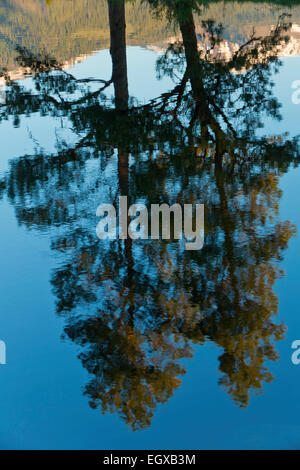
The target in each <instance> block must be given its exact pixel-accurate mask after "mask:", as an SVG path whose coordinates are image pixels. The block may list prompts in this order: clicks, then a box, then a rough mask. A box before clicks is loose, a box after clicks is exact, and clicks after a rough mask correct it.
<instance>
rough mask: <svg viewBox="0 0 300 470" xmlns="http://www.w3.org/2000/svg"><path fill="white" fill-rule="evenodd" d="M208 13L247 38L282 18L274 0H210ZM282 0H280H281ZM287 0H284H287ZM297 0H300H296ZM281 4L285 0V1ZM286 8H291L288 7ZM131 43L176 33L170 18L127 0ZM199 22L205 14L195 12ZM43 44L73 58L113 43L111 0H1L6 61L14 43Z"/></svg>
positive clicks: (233, 35)
mask: <svg viewBox="0 0 300 470" xmlns="http://www.w3.org/2000/svg"><path fill="white" fill-rule="evenodd" d="M206 3H207V5H205V7H204V8H203V17H204V18H213V19H214V20H215V21H216V22H217V23H218V22H222V23H223V25H224V26H225V33H224V34H225V35H224V37H225V39H227V40H229V41H231V42H236V41H238V42H239V41H244V40H245V38H246V37H247V36H248V35H249V33H250V32H251V30H252V27H253V26H255V28H256V30H257V31H258V32H259V33H260V34H267V33H268V31H269V28H270V27H271V26H272V25H274V24H275V23H276V20H277V16H278V13H279V11H280V6H274V5H273V4H272V3H270V4H268V2H263V3H257V2H254V3H252V2H244V1H243V2H206ZM275 3H276V2H275ZM283 3H284V2H283ZM292 3H293V4H295V5H296V3H297V2H292ZM279 5H280V2H279ZM285 10H286V8H285ZM291 13H292V15H293V22H294V23H296V24H300V7H298V6H293V8H292V10H291ZM126 17H127V43H128V44H129V45H144V46H145V45H149V44H158V45H159V44H163V43H164V40H166V39H167V38H169V37H170V36H172V35H174V28H173V27H171V26H170V25H168V24H167V22H166V21H165V20H159V19H157V18H154V17H153V15H150V14H149V11H148V8H147V6H146V5H145V3H142V2H141V1H140V0H136V1H135V2H128V4H127V5H126ZM195 20H196V25H197V26H199V25H200V22H201V19H200V18H198V17H197V16H196V17H195ZM15 43H18V44H19V45H20V46H22V47H25V48H29V49H33V50H37V49H41V48H45V49H46V50H47V51H48V53H50V54H52V55H53V56H55V57H56V59H57V60H59V61H60V62H61V61H63V62H64V61H70V60H72V59H74V58H76V57H79V56H80V55H85V54H91V53H92V52H93V51H95V50H100V49H106V48H108V47H109V28H108V17H107V7H106V0H72V1H68V0H63V1H57V0H53V1H52V2H51V7H48V6H47V5H46V3H45V0H2V1H1V3H0V57H1V65H2V66H9V67H14V65H15V63H14V60H13V58H14V53H13V51H14V44H15Z"/></svg>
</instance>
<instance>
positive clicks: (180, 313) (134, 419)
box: [1, 5, 298, 429]
mask: <svg viewBox="0 0 300 470" xmlns="http://www.w3.org/2000/svg"><path fill="white" fill-rule="evenodd" d="M119 8H120V5H119ZM111 13H112V11H111ZM120 13H121V14H124V13H122V11H120V10H119V11H118V14H120ZM186 18H188V19H187V20H186V21H187V23H185V24H182V23H181V29H182V30H184V28H187V29H188V33H189V34H185V32H184V31H183V44H176V45H175V46H173V47H172V48H170V49H169V50H168V51H167V53H166V55H165V56H164V57H162V58H161V60H160V63H159V70H160V73H171V74H172V73H173V75H174V79H175V80H176V76H175V75H176V73H175V72H178V73H177V77H178V82H177V83H175V86H174V89H173V90H171V91H170V92H169V93H166V94H164V95H162V96H160V97H159V98H157V99H156V100H153V101H152V102H151V103H149V104H148V105H145V106H139V105H138V104H137V105H135V106H132V105H131V104H129V105H128V88H127V72H126V55H125V40H124V35H123V36H122V35H120V36H118V35H117V36H115V37H114V36H113V25H112V22H111V31H112V43H113V42H114V40H115V47H112V48H111V54H112V62H113V64H114V72H113V76H112V80H110V81H108V82H103V81H102V80H99V82H100V88H99V89H98V90H96V91H87V88H86V81H84V80H75V78H74V77H72V76H71V75H70V74H68V73H66V72H65V71H62V70H61V69H60V67H59V65H58V64H56V63H55V61H52V60H50V59H49V58H47V59H46V57H44V58H43V59H42V57H43V56H42V55H40V56H38V57H37V56H33V55H30V54H28V53H26V51H24V50H22V49H20V50H19V53H20V61H23V63H26V64H27V66H29V65H31V68H32V69H33V72H34V83H35V93H32V94H30V93H28V92H26V93H25V92H24V90H23V89H22V87H21V86H20V85H18V84H16V83H11V84H10V87H9V91H8V93H7V96H8V103H7V106H6V107H4V108H3V110H2V111H1V112H2V114H1V117H2V119H3V118H4V119H5V118H7V117H9V116H11V115H13V116H14V117H15V122H16V123H17V120H18V119H19V116H20V115H22V114H23V113H25V112H26V113H27V114H30V113H32V112H35V111H38V110H41V109H42V110H43V113H44V114H49V115H52V116H60V117H61V116H62V117H65V118H68V119H69V122H70V123H71V124H72V126H73V129H74V131H75V132H76V134H77V135H78V136H79V138H78V139H77V144H75V145H73V146H72V147H67V148H62V149H61V151H60V152H59V153H58V154H57V155H52V156H48V155H44V154H40V155H35V156H33V157H24V158H20V159H18V160H14V161H12V162H11V166H10V171H9V173H8V175H7V177H6V179H5V180H4V181H3V182H2V185H1V186H2V191H3V192H4V191H6V193H7V195H8V197H9V198H10V200H11V202H12V203H13V204H14V205H15V208H16V215H17V218H18V221H19V222H20V223H24V224H25V225H26V226H27V227H29V228H31V227H35V228H37V229H39V230H42V229H44V228H46V227H49V228H50V230H51V234H52V248H53V249H54V250H55V252H56V253H57V255H58V256H59V258H60V260H61V263H60V265H59V267H58V268H57V269H56V271H55V272H54V274H53V277H52V286H53V290H54V293H55V295H56V298H57V311H58V313H60V314H61V315H64V318H65V334H66V335H67V336H68V337H69V338H71V340H72V341H74V342H76V343H78V344H79V345H80V346H81V347H82V353H81V355H80V358H81V360H82V363H83V365H84V367H86V369H87V370H88V371H89V373H90V376H91V378H90V381H89V383H88V384H87V386H86V388H85V393H86V394H87V395H88V396H89V398H90V403H91V406H93V407H98V406H100V407H101V408H102V410H103V411H104V412H107V411H109V412H117V413H119V414H120V415H121V416H122V417H123V418H124V419H125V421H126V422H127V423H128V424H130V425H131V426H132V428H133V429H141V428H144V427H147V426H149V425H150V423H151V417H152V416H153V413H154V411H155V408H156V406H157V404H158V403H164V402H166V401H167V400H168V399H169V398H170V397H171V396H172V394H173V392H174V390H175V389H176V388H178V386H179V385H180V379H179V377H180V376H181V375H183V374H184V372H185V367H184V363H183V359H186V358H188V357H191V356H192V354H193V348H194V347H195V346H196V345H199V344H203V343H204V342H205V340H207V339H209V340H211V341H214V342H215V343H216V344H218V345H219V346H220V347H221V348H222V350H223V353H222V355H221V356H220V358H219V360H220V370H221V372H222V374H223V375H222V378H221V380H220V383H221V384H222V385H223V386H224V387H225V389H226V390H227V391H228V392H229V393H230V394H231V396H232V397H233V399H234V400H235V401H236V402H237V403H238V404H239V405H241V406H245V405H246V404H247V403H248V400H249V394H250V392H251V391H252V390H256V391H260V390H261V389H262V384H263V381H266V380H270V378H271V376H270V373H269V372H268V371H267V369H266V367H265V361H266V360H270V359H272V360H274V359H276V352H275V349H274V346H273V341H274V340H278V339H280V338H281V337H282V334H283V330H284V328H283V327H282V326H279V325H277V324H276V323H274V319H273V317H274V315H275V314H276V313H277V308H278V305H277V298H276V296H275V294H274V293H273V285H274V282H275V281H276V279H277V278H278V277H279V276H280V274H281V273H280V271H279V270H278V267H277V261H278V260H280V257H281V254H282V251H283V250H284V249H285V248H286V247H287V243H288V241H289V239H290V238H291V236H292V235H293V233H294V229H293V227H291V225H290V224H289V223H288V222H284V223H282V222H280V221H279V220H278V217H277V215H278V214H277V212H278V204H279V199H280V191H279V189H278V180H279V177H280V175H281V174H282V173H283V172H284V171H286V170H287V168H288V167H289V165H290V163H291V162H297V161H298V158H297V154H296V153H295V148H296V147H295V146H294V145H293V142H287V141H284V140H283V139H276V138H274V139H272V140H270V139H258V138H256V137H255V130H256V127H258V126H259V125H260V120H261V114H262V113H263V112H267V113H269V114H270V115H271V116H273V117H275V118H276V117H278V103H277V102H276V100H275V99H274V97H273V96H272V92H271V86H270V79H271V66H272V65H275V66H277V65H278V61H277V56H276V50H277V49H276V48H277V45H278V43H279V42H280V41H281V40H282V39H281V34H282V32H284V31H285V30H286V27H287V26H286V25H285V23H284V22H283V21H281V20H280V22H279V23H278V26H277V29H275V30H274V31H273V32H272V33H271V34H270V35H269V36H267V37H265V38H255V39H254V40H253V43H252V47H251V48H250V49H245V48H241V50H240V51H239V53H238V54H237V55H236V57H235V58H233V60H232V61H231V62H230V63H224V62H216V61H213V60H210V61H209V60H208V59H207V58H205V57H203V56H201V55H200V53H199V52H198V51H197V48H196V46H197V44H196V42H195V35H194V34H195V32H194V30H195V29H194V27H193V17H192V16H191V15H189V16H188V17H186ZM206 26H207V33H208V36H209V37H210V41H211V44H212V47H213V44H215V43H216V41H215V39H214V38H215V36H216V33H217V30H216V28H215V26H214V25H213V24H212V23H210V24H208V25H206ZM219 32H221V30H219ZM119 33H120V30H118V34H119ZM258 50H259V60H258V59H257V57H258V55H257V51H258ZM120 57H121V59H122V60H120V61H119V60H117V58H120ZM176 67H177V68H176ZM238 67H240V68H243V69H245V71H244V73H242V74H236V73H235V70H236V69H237V68H238ZM53 69H55V72H54V73H53ZM180 70H181V71H182V73H181V74H180V73H179V71H180ZM112 82H113V84H114V88H115V97H116V100H115V104H114V107H113V106H112V105H111V103H109V102H108V101H107V99H106V98H105V96H104V95H103V93H102V92H103V91H104V90H105V89H106V88H107V87H108V86H109V85H110V84H111V83H112ZM256 82H257V83H256ZM245 87H246V88H247V90H249V91H248V92H247V96H245V95H243V93H242V91H241V92H240V93H241V94H240V95H239V96H240V100H239V103H242V106H241V107H240V108H239V110H234V109H233V108H232V106H229V104H231V99H232V90H233V89H234V93H238V92H239V90H242V89H243V88H245ZM75 91H76V94H75V95H76V98H74V99H71V98H70V96H72V95H73V96H74V92H75ZM262 93H263V94H264V96H265V98H264V100H263V101H262V99H261V95H262ZM117 97H118V99H117ZM24 98H26V99H24ZM237 114H238V115H239V119H238V120H236V119H235V118H236V115H237ZM221 122H222V123H223V124H221ZM241 122H242V124H241ZM225 129H226V130H225ZM93 157H97V159H96V158H93ZM130 157H131V159H132V161H133V164H132V165H129V159H130ZM98 161H99V162H100V165H101V168H102V171H101V172H100V171H99V168H98V166H97V162H98ZM107 162H109V164H110V165H111V166H113V171H112V169H111V170H110V172H109V175H106V174H105V163H107ZM111 175H113V176H111ZM105 178H107V179H106V180H105ZM107 189H109V190H107ZM103 191H106V193H105V197H107V199H106V202H111V203H113V204H114V203H115V201H116V199H117V196H118V195H120V194H122V195H127V196H128V198H129V200H130V201H131V202H135V201H138V200H143V201H145V202H147V203H149V204H151V203H158V202H159V203H162V202H164V203H168V204H170V205H171V204H173V203H174V202H178V203H180V204H185V203H192V202H194V203H195V202H202V203H204V204H205V206H206V227H205V230H206V237H205V238H206V241H205V247H204V248H203V250H202V251H200V252H185V251H184V250H182V248H181V246H180V244H178V243H177V242H176V243H173V242H171V243H169V244H168V243H166V242H165V241H157V242H154V241H149V242H134V243H133V242H132V241H131V240H126V241H124V242H121V241H119V240H116V241H114V242H111V243H110V244H109V243H101V244H100V243H99V242H97V241H96V236H95V235H94V230H95V225H96V221H95V217H94V209H95V202H97V203H100V197H103ZM109 197H110V200H108V198H109ZM131 202H130V203H131Z"/></svg>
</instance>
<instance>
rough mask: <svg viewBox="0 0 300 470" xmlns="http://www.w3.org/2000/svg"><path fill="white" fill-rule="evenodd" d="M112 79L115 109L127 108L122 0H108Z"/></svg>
mask: <svg viewBox="0 0 300 470" xmlns="http://www.w3.org/2000/svg"><path fill="white" fill-rule="evenodd" d="M108 14H109V27H110V54H111V58H112V79H113V83H114V88H115V102H116V109H117V110H127V109H128V99H129V93H128V79H127V58H126V22H125V2H124V0H108Z"/></svg>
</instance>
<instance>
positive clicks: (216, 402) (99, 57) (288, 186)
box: [0, 48, 300, 449]
mask: <svg viewBox="0 0 300 470" xmlns="http://www.w3.org/2000/svg"><path fill="white" fill-rule="evenodd" d="M156 57H157V56H156V55H155V54H154V53H153V52H149V51H148V52H147V53H146V52H145V51H144V50H142V49H140V48H129V50H128V62H129V83H130V90H131V94H134V95H135V96H137V97H139V98H140V99H143V98H150V97H154V96H156V95H158V94H160V93H161V92H162V91H164V90H166V89H168V88H170V83H169V81H168V80H165V81H162V82H157V81H155V80H153V76H154V73H155V72H154V64H155V59H156ZM299 61H300V58H299V57H295V58H289V59H284V67H283V68H282V70H281V72H280V74H279V75H278V76H277V77H276V93H278V97H279V98H280V100H282V102H283V109H282V111H283V115H284V118H285V120H284V121H283V122H282V123H280V124H274V123H268V124H267V126H266V130H267V131H270V133H271V132H272V133H275V131H276V132H280V131H285V130H286V129H289V130H290V132H291V133H293V134H296V133H298V127H299V113H300V105H299V106H296V105H293V104H292V102H291V83H292V81H293V80H297V79H299V78H300V76H299V75H298V72H297V67H299ZM108 66H109V54H108V52H107V51H103V52H101V53H98V54H96V55H95V56H93V57H90V58H89V59H88V60H87V61H85V62H84V63H82V64H80V65H77V66H76V67H75V70H74V73H76V74H78V76H87V75H88V76H92V75H93V74H95V75H97V76H101V77H103V76H104V77H105V78H108V77H109V73H108V74H107V75H105V74H103V73H102V70H103V71H105V70H107V67H108ZM81 74H82V75H81ZM145 91H146V92H145ZM49 123H50V119H49V118H43V119H40V118H39V116H34V117H32V118H30V120H29V119H24V124H22V126H21V128H20V129H17V130H11V129H10V125H11V124H10V123H4V124H3V125H1V126H0V139H1V165H2V166H1V168H5V165H4V164H3V161H5V160H7V159H9V158H12V157H16V156H18V155H21V154H25V153H30V152H31V151H32V147H30V146H31V145H32V144H31V142H30V139H29V137H28V130H27V126H28V128H29V129H30V131H31V132H32V134H33V136H34V137H35V138H38V139H39V141H40V143H41V145H42V146H45V147H46V148H47V149H49V148H51V142H52V141H53V136H54V128H53V126H52V127H51V128H50V126H49ZM108 177H109V175H108ZM299 178H300V169H299V170H291V171H290V172H289V174H288V175H286V176H284V177H283V178H282V180H281V187H282V189H283V197H282V201H281V213H282V217H284V218H285V219H290V220H291V221H292V222H293V223H296V224H297V225H298V227H299V228H300V213H299V207H300V193H299V190H298V187H299ZM0 218H1V221H5V223H1V243H0V259H1V270H0V286H1V287H0V289H1V296H0V315H1V322H0V339H3V340H5V341H6V343H7V365H6V366H0V416H1V424H0V448H6V449H10V448H25V449H28V448H36V449H38V448H43V449H47V448H57V449H59V448H68V449H69V448H79V449H80V448H85V449H89V448H94V449H98V448H100V449H101V448H103V449H114V448H115V449H116V448H117V449H122V448H123V449H128V448H129V449H138V448H148V449H155V448H172V449H176V448H178V449H182V448H184V449H187V448H191V449H193V448H205V449H208V448H245V449H246V448H269V449H270V448H292V449H298V448H300V429H299V387H298V384H299V379H300V366H298V367H296V366H294V365H292V363H291V359H290V358H291V352H292V351H291V343H292V341H293V340H295V339H299V338H300V312H299V308H298V305H299V299H298V292H299V286H298V284H299V269H300V255H299V238H295V239H293V240H292V241H291V242H290V248H289V250H287V252H286V253H285V254H284V261H283V263H282V266H283V268H284V269H285V270H286V271H287V277H285V278H284V279H283V280H280V281H279V282H278V284H277V292H278V293H279V296H280V319H281V320H283V321H284V322H285V323H287V325H288V327H289V331H288V335H287V339H286V340H284V341H282V342H281V343H280V344H278V343H277V348H278V349H279V352H280V356H281V359H280V361H278V362H277V363H275V364H270V365H269V366H270V369H271V371H272V372H273V373H274V374H275V376H276V379H275V380H274V382H273V383H272V384H268V385H265V387H264V392H265V393H264V394H263V395H261V396H259V397H253V398H252V401H251V403H250V406H249V407H248V408H246V409H243V410H240V409H238V408H237V407H236V406H235V405H234V404H233V403H232V401H231V399H230V397H229V396H228V395H227V394H226V393H224V391H222V389H221V388H220V387H219V386H218V379H219V373H218V371H217V367H218V361H217V357H218V355H219V354H220V351H219V350H218V349H217V348H216V347H215V346H214V345H212V344H209V343H208V344H206V345H205V346H204V347H201V348H199V349H198V350H197V353H196V356H195V358H194V359H192V360H191V361H189V362H188V373H187V374H186V376H185V377H184V378H183V383H182V386H181V387H180V388H179V389H178V390H177V391H176V392H175V394H174V397H173V398H172V399H170V400H169V401H168V403H166V404H165V405H164V406H159V407H158V409H157V411H156V413H155V417H154V419H153V422H152V427H151V429H150V430H147V431H143V432H137V433H132V432H131V431H130V430H129V429H128V428H127V427H126V425H125V424H124V423H123V422H121V421H120V419H119V418H118V416H116V415H113V416H110V415H106V416H102V415H101V413H100V411H99V410H98V411H94V410H92V409H90V408H89V406H88V399H87V397H84V396H83V395H82V387H83V385H84V384H85V383H86V382H87V379H88V377H87V373H86V371H85V369H84V368H83V367H82V365H81V362H80V361H79V360H78V359H77V357H76V355H77V353H78V352H79V349H78V348H77V346H76V345H74V344H72V343H71V342H62V341H61V339H60V335H61V333H62V330H63V325H64V322H63V320H62V319H60V318H58V317H57V315H56V314H55V305H54V297H53V295H52V293H51V290H50V283H49V280H50V276H51V272H52V270H53V269H54V267H55V266H56V261H55V260H54V259H53V257H52V255H51V252H50V248H49V239H48V237H47V235H42V234H41V233H36V232H33V231H28V230H26V229H25V228H24V227H18V225H17V221H16V218H15V216H14V211H13V209H12V208H11V207H10V206H9V205H7V204H5V203H1V204H0Z"/></svg>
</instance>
